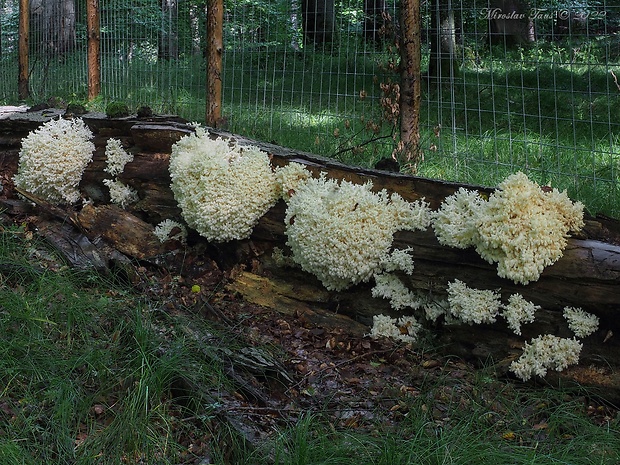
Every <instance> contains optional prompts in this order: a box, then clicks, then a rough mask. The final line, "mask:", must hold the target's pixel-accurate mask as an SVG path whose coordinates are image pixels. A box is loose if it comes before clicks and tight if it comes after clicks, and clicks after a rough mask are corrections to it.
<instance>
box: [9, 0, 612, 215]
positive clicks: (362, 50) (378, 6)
mask: <svg viewBox="0 0 620 465" xmlns="http://www.w3.org/2000/svg"><path fill="white" fill-rule="evenodd" d="M18 3H19V2H18V0H0V28H1V30H0V104H15V103H19V98H18V88H17V82H18V69H17V38H18V6H19V5H18ZM30 7H31V17H30V35H29V39H30V63H29V73H30V75H29V79H30V80H29V85H30V97H29V99H28V101H27V102H26V103H28V104H30V105H32V104H36V103H41V102H46V101H48V100H49V99H51V98H52V99H54V102H52V103H58V102H61V101H65V102H69V101H86V98H87V69H86V7H85V0H49V1H43V0H31V1H30ZM399 7H400V2H398V1H397V0H229V1H226V2H225V14H224V24H223V27H224V55H223V59H224V69H223V73H222V82H223V109H222V115H223V123H224V124H225V125H226V126H227V129H229V130H230V131H233V132H236V133H239V134H243V135H245V136H248V137H252V138H255V139H259V140H264V141H268V142H275V143H278V144H280V145H284V146H288V147H291V148H295V149H300V150H306V151H310V152H313V153H318V154H321V155H325V156H328V157H333V158H336V159H338V160H340V161H343V162H345V163H350V164H356V165H362V166H373V165H374V164H375V163H376V162H377V161H378V160H380V159H382V158H385V157H390V156H391V154H392V151H393V150H394V147H395V145H396V144H397V142H398V125H397V120H398V113H397V110H398V107H397V105H396V103H397V101H398V92H399V87H398V83H399V74H398V62H399V50H398V43H399V38H400V34H401V31H400V28H399V25H398V18H399ZM100 8H101V12H100V13H101V79H102V82H101V85H102V87H101V93H100V95H99V96H98V97H97V98H96V99H95V100H94V101H92V102H90V103H89V105H90V106H91V108H96V109H103V108H105V105H106V104H107V103H108V102H110V101H119V100H120V101H124V102H126V103H127V104H128V105H129V106H130V107H134V108H137V107H138V106H140V105H149V106H151V107H152V108H153V109H154V110H155V111H156V112H160V113H174V114H178V115H180V116H183V117H185V118H187V119H189V120H192V121H198V122H202V121H204V115H205V105H206V94H205V75H206V60H205V49H206V21H205V17H206V5H205V1H204V0H108V1H105V0H101V2H100ZM421 18H422V21H421V25H420V27H421V31H422V32H421V34H422V41H423V46H422V69H421V73H422V103H421V108H420V114H421V128H420V133H421V134H420V136H421V149H422V152H423V156H424V161H423V162H422V163H421V164H420V166H419V174H421V175H423V176H428V177H431V178H438V179H445V180H455V181H463V182H470V183H482V184H487V185H488V184H491V185H495V184H497V183H498V182H499V181H501V179H503V178H504V177H506V176H507V175H508V174H510V173H513V172H515V171H518V170H522V171H524V172H526V173H527V174H528V175H529V176H530V177H531V178H532V179H534V180H536V181H537V182H539V183H540V184H549V185H551V186H553V187H558V188H561V189H567V190H568V192H569V194H570V195H571V196H572V197H573V198H576V199H580V200H582V201H583V202H584V203H585V204H586V206H587V208H588V209H589V210H590V212H591V213H597V212H602V213H605V214H607V215H610V216H615V217H619V216H620V184H619V176H620V5H619V4H618V2H616V1H612V0H579V1H569V0H529V1H526V0H427V1H422V5H421Z"/></svg>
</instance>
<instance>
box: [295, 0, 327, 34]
mask: <svg viewBox="0 0 620 465" xmlns="http://www.w3.org/2000/svg"><path fill="white" fill-rule="evenodd" d="M301 14H302V16H303V21H302V24H303V29H304V37H305V39H306V42H308V43H314V44H317V45H318V44H323V43H325V42H331V41H332V40H333V35H334V19H335V10H334V0H301Z"/></svg>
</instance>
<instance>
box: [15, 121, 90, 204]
mask: <svg viewBox="0 0 620 465" xmlns="http://www.w3.org/2000/svg"><path fill="white" fill-rule="evenodd" d="M92 137H93V134H92V132H91V131H90V129H88V127H86V125H85V124H84V122H83V121H82V120H81V119H73V120H65V119H59V120H52V121H48V122H47V123H45V124H43V125H42V126H41V127H40V128H39V129H36V130H35V131H33V132H31V133H30V134H28V136H27V137H25V138H24V139H23V140H22V148H21V151H20V152H19V167H18V170H17V174H16V175H15V177H14V178H13V180H14V181H15V185H16V186H17V187H19V188H20V189H24V190H26V191H28V192H31V193H33V194H35V195H38V196H39V197H42V198H44V199H45V200H47V201H49V202H51V203H60V202H68V203H74V202H76V201H77V200H78V199H79V198H80V191H79V190H78V186H79V184H80V181H81V180H82V174H83V173H84V169H85V168H86V166H87V165H88V163H90V161H91V160H92V157H93V152H94V150H95V146H94V144H93V143H92V142H90V139H91V138H92Z"/></svg>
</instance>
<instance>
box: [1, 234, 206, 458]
mask: <svg viewBox="0 0 620 465" xmlns="http://www.w3.org/2000/svg"><path fill="white" fill-rule="evenodd" d="M25 235H26V233H25V231H24V230H22V229H15V228H12V229H10V230H4V231H3V232H2V233H0V241H1V243H0V261H1V263H2V266H3V270H5V269H7V270H9V271H3V272H2V276H1V285H0V308H1V309H2V310H1V312H0V386H1V387H2V390H1V391H0V405H1V406H2V410H1V411H0V430H1V431H2V434H1V435H0V462H1V463H3V464H7V465H12V464H36V465H43V464H50V465H51V464H93V463H97V464H121V463H140V462H139V460H141V458H148V460H149V462H148V463H162V464H165V463H166V464H167V463H176V462H173V459H174V458H175V457H176V458H179V457H181V456H182V455H181V452H182V451H186V450H187V446H185V447H182V446H181V445H180V443H179V441H180V440H181V438H182V437H183V435H184V434H187V432H188V430H192V429H198V426H200V427H204V425H197V424H196V422H192V421H189V422H188V423H187V424H184V423H183V421H182V420H183V419H184V418H185V417H188V416H191V417H196V415H197V413H196V412H192V413H191V414H188V413H187V412H185V411H184V410H183V408H182V407H181V406H180V403H179V399H174V400H173V397H172V395H171V387H172V385H173V382H174V380H175V379H176V378H178V377H179V376H180V373H184V372H187V373H191V376H192V377H194V378H196V380H197V381H201V382H205V383H208V382H213V379H217V376H218V375H217V373H218V367H217V366H214V365H213V364H210V363H208V362H206V361H204V360H201V361H200V363H201V366H200V369H196V368H195V366H194V364H195V363H196V362H197V360H196V356H195V352H194V351H193V350H192V345H191V344H184V343H183V341H182V340H181V339H177V340H175V341H173V342H170V343H166V341H165V340H164V339H163V338H162V337H161V335H160V334H159V330H158V328H159V326H158V325H159V324H161V323H160V322H156V317H155V316H154V313H156V311H155V310H153V308H152V307H151V306H149V305H148V303H147V302H145V301H144V300H143V299H141V298H140V296H139V295H136V294H135V293H134V292H131V291H129V290H127V289H124V288H123V287H121V286H119V285H118V284H116V283H113V282H110V281H108V280H106V279H103V278H102V277H101V276H98V275H93V274H91V273H86V272H76V271H71V270H68V269H56V270H52V269H45V268H40V267H36V268H35V267H33V265H32V264H31V263H30V262H31V261H32V262H34V263H38V262H39V259H38V257H40V252H39V251H40V250H44V249H42V247H43V246H42V244H39V243H37V242H36V241H33V240H28V239H27V238H25V237H24V236H25ZM35 254H36V255H35ZM198 397H199V396H198V395H197V399H196V400H199V399H198ZM199 413H201V414H202V413H204V412H199ZM202 434H203V435H208V429H206V428H205V431H204V432H203V433H202ZM151 459H152V460H155V461H150V460H151Z"/></svg>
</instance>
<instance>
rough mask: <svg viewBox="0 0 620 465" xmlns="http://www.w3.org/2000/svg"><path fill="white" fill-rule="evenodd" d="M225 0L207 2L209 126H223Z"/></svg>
mask: <svg viewBox="0 0 620 465" xmlns="http://www.w3.org/2000/svg"><path fill="white" fill-rule="evenodd" d="M223 23H224V1H223V0H209V1H208V2H207V108H206V118H205V121H206V122H207V124H208V125H209V126H212V127H220V126H222V54H223V53H224V39H223V27H224V26H223Z"/></svg>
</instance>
